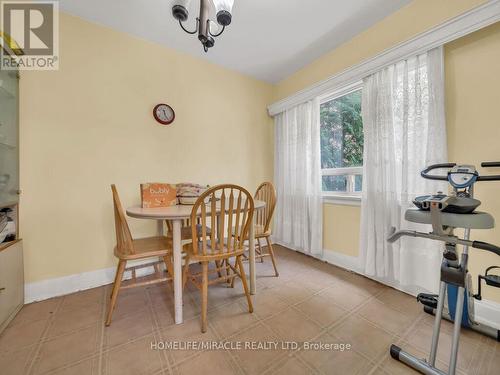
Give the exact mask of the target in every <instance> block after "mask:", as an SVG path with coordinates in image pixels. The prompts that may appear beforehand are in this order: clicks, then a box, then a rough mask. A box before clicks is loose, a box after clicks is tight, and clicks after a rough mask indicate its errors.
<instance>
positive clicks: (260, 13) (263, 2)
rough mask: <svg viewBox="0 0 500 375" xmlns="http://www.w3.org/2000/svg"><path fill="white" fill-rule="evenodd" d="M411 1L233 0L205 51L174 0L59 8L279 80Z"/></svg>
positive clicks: (93, 0)
mask: <svg viewBox="0 0 500 375" xmlns="http://www.w3.org/2000/svg"><path fill="white" fill-rule="evenodd" d="M409 2H410V0H349V1H346V0H235V2H234V3H235V4H234V7H233V22H232V23H231V25H230V26H229V27H228V28H226V31H225V32H224V33H223V34H222V35H221V36H220V37H218V38H216V42H215V47H214V48H212V49H211V50H209V52H208V53H205V52H203V49H202V46H201V44H200V43H199V42H198V39H197V37H196V36H195V35H188V34H186V33H184V31H182V30H181V28H180V27H179V24H178V23H177V21H176V20H175V19H174V18H173V17H172V15H171V6H172V0H85V1H82V0H60V7H61V10H63V11H65V12H67V13H70V14H72V15H75V16H79V17H81V18H83V19H86V20H89V21H91V22H95V23H98V24H101V25H105V26H108V27H111V28H113V29H116V30H119V31H123V32H126V33H129V34H132V35H136V36H138V37H141V38H144V39H146V40H150V41H153V42H156V43H159V44H162V45H165V46H167V47H171V48H174V49H176V50H180V51H183V52H186V53H188V54H190V55H193V56H197V57H201V58H203V59H206V60H208V61H211V62H213V63H215V64H218V65H221V66H224V67H227V68H230V69H233V70H236V71H239V72H241V73H244V74H246V75H250V76H252V77H255V78H257V79H260V80H263V81H267V82H270V83H276V82H278V81H280V80H282V79H283V78H285V77H287V76H289V75H290V74H292V73H294V72H296V71H297V70H299V69H300V68H302V67H304V66H305V65H307V64H308V63H310V62H311V61H313V60H315V59H316V58H318V57H320V56H321V55H323V54H324V53H326V52H328V51H330V50H332V49H334V48H335V47H337V46H338V45H340V44H342V43H343V42H345V41H347V40H349V39H350V38H352V37H353V36H355V35H356V34H359V33H360V32H362V31H363V30H366V29H367V28H369V27H370V26H371V25H373V24H375V23H376V22H378V21H380V20H381V19H382V18H384V17H386V16H387V15H389V14H391V13H393V12H394V11H396V10H397V9H399V8H401V7H402V6H404V5H406V4H408V3H409ZM198 7H199V2H198V0H193V1H192V2H191V7H190V9H189V10H190V20H189V21H188V27H189V28H190V29H192V28H193V27H194V19H195V16H197V13H198ZM395 32H397V31H395Z"/></svg>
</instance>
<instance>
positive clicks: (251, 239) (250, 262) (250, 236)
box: [248, 215, 257, 294]
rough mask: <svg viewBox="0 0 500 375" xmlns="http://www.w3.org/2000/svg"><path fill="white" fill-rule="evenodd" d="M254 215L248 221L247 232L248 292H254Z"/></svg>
mask: <svg viewBox="0 0 500 375" xmlns="http://www.w3.org/2000/svg"><path fill="white" fill-rule="evenodd" d="M254 224H255V215H254V217H253V218H252V222H251V223H250V233H249V234H248V246H249V249H248V255H249V256H248V266H249V268H250V294H255V293H256V291H257V290H256V289H257V287H256V276H255V230H254Z"/></svg>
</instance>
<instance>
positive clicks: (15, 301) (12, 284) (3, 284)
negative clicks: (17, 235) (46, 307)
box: [0, 241, 24, 332]
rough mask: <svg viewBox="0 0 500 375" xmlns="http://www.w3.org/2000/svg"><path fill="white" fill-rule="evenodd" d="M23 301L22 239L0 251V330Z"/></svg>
mask: <svg viewBox="0 0 500 375" xmlns="http://www.w3.org/2000/svg"><path fill="white" fill-rule="evenodd" d="M23 303H24V267H23V247H22V241H18V242H16V243H14V244H12V245H10V246H9V247H7V248H6V249H4V250H1V251H0V332H1V331H2V329H3V328H5V325H6V324H7V322H8V320H10V319H9V318H12V315H13V313H14V312H16V311H17V310H18V309H19V307H20V306H21V305H22V304H23Z"/></svg>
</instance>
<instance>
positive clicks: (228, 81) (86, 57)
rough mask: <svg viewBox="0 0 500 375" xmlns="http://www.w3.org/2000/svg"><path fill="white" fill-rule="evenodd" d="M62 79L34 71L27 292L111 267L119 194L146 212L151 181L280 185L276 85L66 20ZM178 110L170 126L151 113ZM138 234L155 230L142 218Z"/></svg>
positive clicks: (24, 211) (26, 183)
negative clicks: (145, 187) (275, 181)
mask: <svg viewBox="0 0 500 375" xmlns="http://www.w3.org/2000/svg"><path fill="white" fill-rule="evenodd" d="M60 22H61V24H60V39H61V40H60V43H61V44H60V51H61V60H60V70H59V71H54V72H23V73H22V77H21V80H20V90H21V94H20V106H21V118H20V122H21V123H20V129H21V145H20V147H21V168H20V169H21V187H22V190H23V193H22V200H21V205H20V207H21V234H22V236H23V237H24V250H25V270H26V282H27V283H30V282H34V281H38V280H44V279H48V278H53V277H60V276H65V275H70V274H76V273H80V272H85V271H91V270H97V269H102V268H106V267H110V266H112V265H113V264H114V263H115V260H114V257H113V245H114V229H113V211H112V201H111V192H110V187H109V185H110V184H111V183H116V184H117V187H118V189H119V192H120V193H121V195H122V201H123V202H124V204H125V205H131V204H137V203H139V202H140V198H139V184H140V183H141V182H147V181H166V182H182V181H195V182H200V183H208V184H217V183H223V182H234V183H238V184H241V185H243V186H246V187H248V188H249V189H250V190H254V189H255V188H256V187H257V186H258V184H259V183H260V182H262V181H263V180H267V179H270V178H272V165H273V162H272V160H273V155H272V150H273V139H272V126H271V125H270V123H271V119H270V118H269V117H268V115H267V112H266V105H267V104H269V102H270V101H271V100H272V96H271V95H272V86H270V85H267V84H264V83H261V82H258V81H256V80H253V79H250V78H248V77H245V76H243V75H241V74H237V73H235V72H232V71H229V70H227V69H223V68H220V67H217V66H215V65H212V64H209V63H207V62H204V61H202V60H198V59H195V58H192V57H189V56H187V55H184V54H181V53H179V52H175V51H173V50H169V49H167V48H164V47H162V46H158V45H155V44H153V43H150V42H146V41H143V40H140V39H137V38H134V37H131V36H129V35H127V34H124V33H120V32H116V31H112V30H110V29H107V28H104V27H101V26H97V25H95V24H91V23H88V22H86V21H83V20H81V19H78V18H74V17H71V16H68V15H65V14H61V18H60ZM161 102H166V103H169V104H171V105H172V106H173V108H174V110H175V111H176V115H177V117H176V120H175V122H174V123H173V124H172V125H171V126H169V127H162V126H160V125H158V124H157V123H156V122H155V121H154V120H153V118H152V115H151V111H152V108H153V106H154V105H155V104H157V103H161ZM131 224H132V232H133V233H134V234H135V235H137V236H144V235H147V234H151V233H154V231H155V228H156V227H155V225H153V224H152V223H151V222H147V221H141V220H131Z"/></svg>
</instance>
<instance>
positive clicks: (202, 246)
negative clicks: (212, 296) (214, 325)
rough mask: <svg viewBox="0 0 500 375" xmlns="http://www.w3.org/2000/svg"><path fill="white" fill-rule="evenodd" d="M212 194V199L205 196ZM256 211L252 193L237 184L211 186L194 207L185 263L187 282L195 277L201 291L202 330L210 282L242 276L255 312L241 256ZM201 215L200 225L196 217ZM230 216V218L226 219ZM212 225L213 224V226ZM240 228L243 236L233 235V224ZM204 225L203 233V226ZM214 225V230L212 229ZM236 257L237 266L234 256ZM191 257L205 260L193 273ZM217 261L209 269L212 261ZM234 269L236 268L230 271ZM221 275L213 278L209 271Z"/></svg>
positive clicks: (204, 327)
mask: <svg viewBox="0 0 500 375" xmlns="http://www.w3.org/2000/svg"><path fill="white" fill-rule="evenodd" d="M206 198H209V199H210V201H209V203H205V199H206ZM253 211H254V201H253V198H252V196H251V195H250V193H249V192H248V191H247V190H245V189H244V188H242V187H240V186H237V185H219V186H214V187H212V188H210V189H208V190H207V191H206V192H205V193H203V194H202V195H201V196H200V197H199V199H198V200H197V201H196V203H195V205H194V206H193V209H192V211H191V236H192V242H191V243H189V244H187V245H186V246H185V249H186V253H187V256H186V257H187V261H186V264H185V266H184V275H183V277H184V283H186V281H187V280H189V281H191V282H192V283H193V284H194V285H195V286H196V287H197V288H198V289H199V290H200V291H201V301H202V303H201V331H202V332H206V331H207V306H208V286H209V285H212V284H214V283H217V282H230V281H231V280H233V279H234V278H235V277H239V278H240V279H241V282H242V284H243V290H244V292H245V295H246V298H247V303H248V311H249V312H250V313H251V312H253V306H252V300H251V298H250V292H249V290H248V285H247V279H246V276H245V269H244V268H243V262H242V260H241V257H242V256H243V253H244V251H245V248H244V246H243V242H244V241H241V240H240V238H245V237H246V236H248V231H249V230H250V224H251V222H252V217H253ZM197 217H199V218H200V224H199V225H200V226H201V228H199V227H198V226H197V224H195V223H196V222H197V220H196V218H197ZM226 219H227V221H226ZM209 225H210V226H209ZM233 227H236V228H240V230H241V232H239V233H238V234H239V236H233V235H232V228H233ZM200 229H201V236H199V230H200ZM209 229H210V234H208V230H209ZM231 259H234V260H235V261H234V266H233V265H232V264H231V262H230V260H231ZM190 261H193V262H199V263H201V268H202V271H201V272H198V273H195V274H192V273H191V272H190V265H189V263H190ZM214 261H215V262H216V267H215V269H210V270H209V267H208V265H209V263H210V262H214ZM228 269H231V270H232V272H226V271H227V270H228ZM212 272H217V274H218V277H217V278H215V279H211V280H210V281H209V279H208V274H209V273H212Z"/></svg>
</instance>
